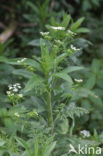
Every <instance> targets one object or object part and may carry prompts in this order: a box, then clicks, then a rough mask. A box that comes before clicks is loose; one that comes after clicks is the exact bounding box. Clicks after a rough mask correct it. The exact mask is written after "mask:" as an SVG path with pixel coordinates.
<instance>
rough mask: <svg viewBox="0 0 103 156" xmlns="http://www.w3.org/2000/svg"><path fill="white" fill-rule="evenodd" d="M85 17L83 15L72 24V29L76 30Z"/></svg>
mask: <svg viewBox="0 0 103 156" xmlns="http://www.w3.org/2000/svg"><path fill="white" fill-rule="evenodd" d="M84 19H85V18H84V17H82V18H80V19H78V20H77V21H76V22H75V23H73V24H72V25H71V30H72V31H75V30H76V29H77V28H78V27H79V26H80V25H81V24H82V22H83V21H84Z"/></svg>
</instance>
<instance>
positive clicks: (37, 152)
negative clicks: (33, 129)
mask: <svg viewBox="0 0 103 156" xmlns="http://www.w3.org/2000/svg"><path fill="white" fill-rule="evenodd" d="M33 156H39V144H38V138H37V137H36V138H35V144H34V154H33Z"/></svg>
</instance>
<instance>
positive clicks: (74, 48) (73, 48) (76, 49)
mask: <svg viewBox="0 0 103 156" xmlns="http://www.w3.org/2000/svg"><path fill="white" fill-rule="evenodd" d="M70 47H71V49H72V50H74V51H78V50H80V49H79V48H76V47H74V46H73V45H72V44H71V46H70Z"/></svg>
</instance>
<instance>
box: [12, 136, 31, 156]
mask: <svg viewBox="0 0 103 156" xmlns="http://www.w3.org/2000/svg"><path fill="white" fill-rule="evenodd" d="M15 139H16V141H17V142H18V143H19V144H20V145H21V146H22V147H24V148H25V149H26V151H27V156H32V153H31V149H30V147H29V146H28V145H27V143H26V141H24V140H23V139H21V138H17V137H15Z"/></svg>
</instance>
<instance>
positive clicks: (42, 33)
mask: <svg viewBox="0 0 103 156" xmlns="http://www.w3.org/2000/svg"><path fill="white" fill-rule="evenodd" d="M40 34H41V35H42V36H45V35H49V32H40Z"/></svg>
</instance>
